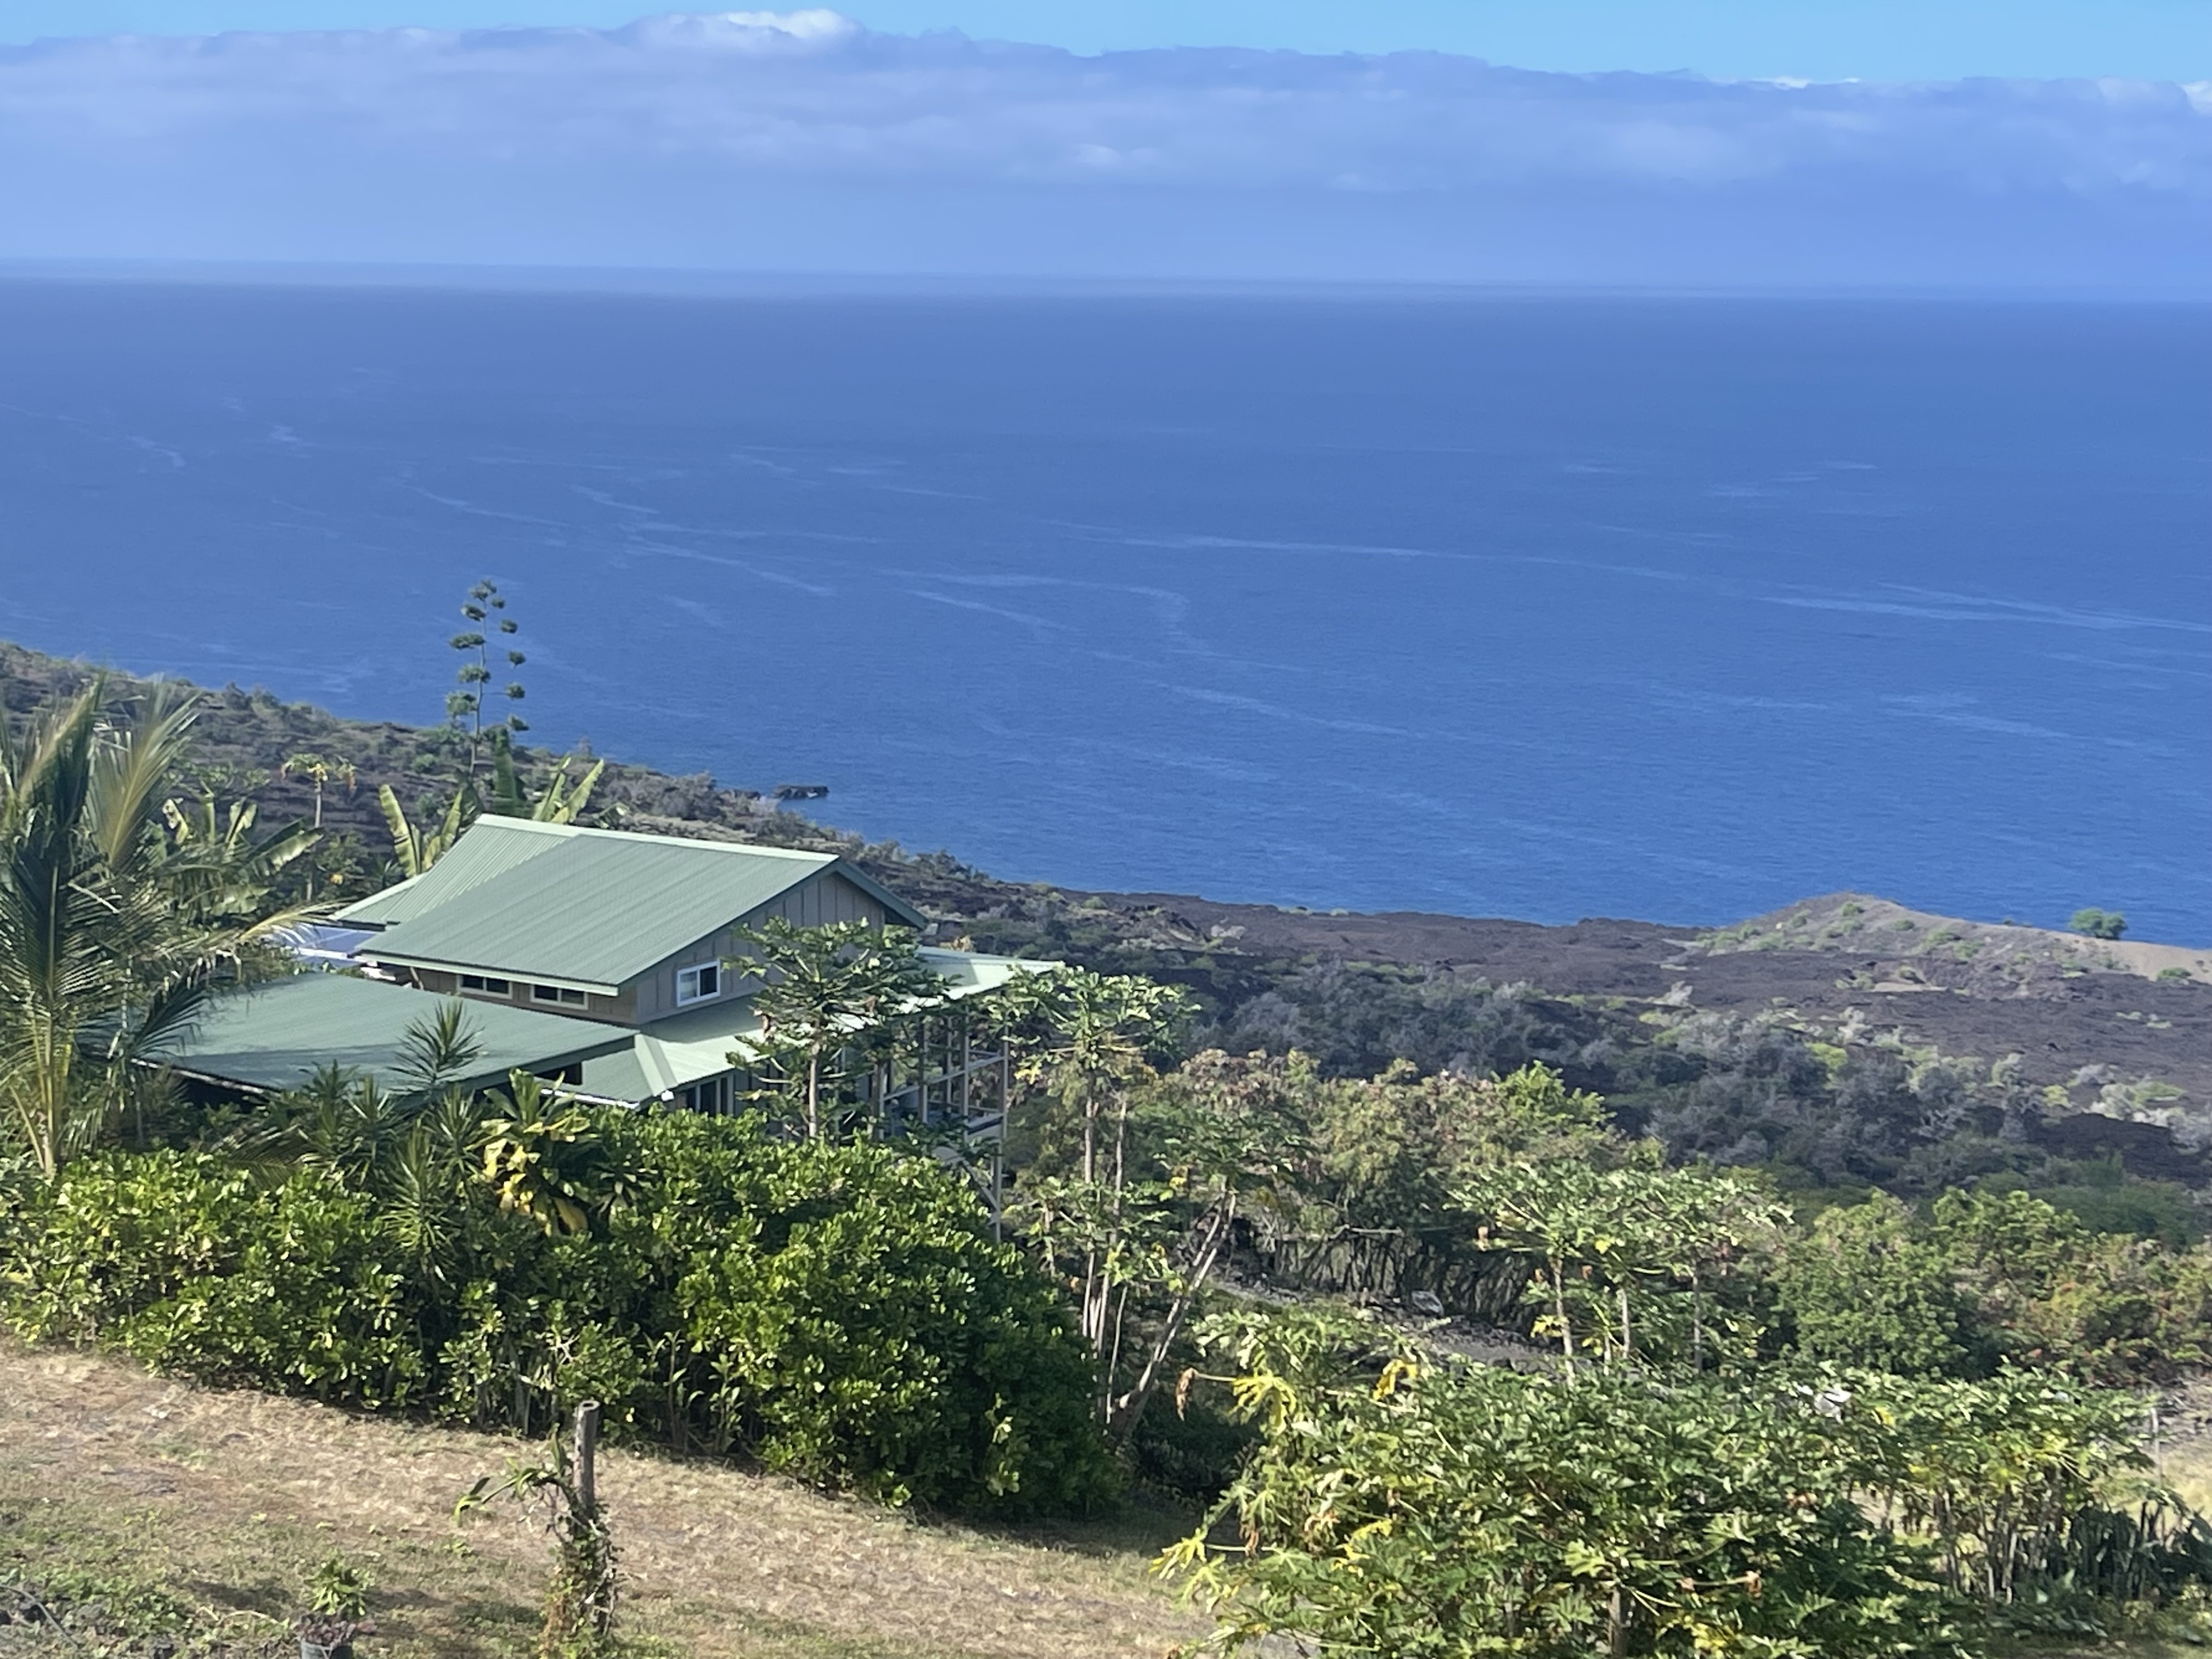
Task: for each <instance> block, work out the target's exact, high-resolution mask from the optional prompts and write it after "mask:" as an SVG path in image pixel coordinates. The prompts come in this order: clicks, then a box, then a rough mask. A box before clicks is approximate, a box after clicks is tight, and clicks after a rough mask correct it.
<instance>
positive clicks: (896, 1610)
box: [0, 1342, 1202, 1659]
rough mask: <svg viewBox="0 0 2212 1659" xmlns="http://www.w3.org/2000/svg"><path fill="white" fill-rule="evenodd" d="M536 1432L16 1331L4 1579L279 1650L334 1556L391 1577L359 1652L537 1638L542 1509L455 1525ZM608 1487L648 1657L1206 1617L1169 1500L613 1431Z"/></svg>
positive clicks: (110, 1620)
mask: <svg viewBox="0 0 2212 1659" xmlns="http://www.w3.org/2000/svg"><path fill="white" fill-rule="evenodd" d="M528 1450H530V1448H528V1447H527V1446H525V1445H524V1444H522V1443H518V1442H515V1441H513V1440H508V1439H501V1438H499V1437H493V1436H488V1435H477V1434H469V1433H464V1432H459V1431H452V1430H444V1429H434V1428H426V1427H421V1426H417V1425H410V1424H405V1423H400V1422H396V1421H392V1420H390V1419H377V1418H368V1417H361V1416H356V1415H352V1414H349V1413H342V1412H337V1411H332V1410H329V1409H327V1408H325V1407H317V1406H314V1405H311V1404H307V1403H305V1402H302V1401H289V1400H278V1399H273V1398H270V1397H269V1396H266V1395H256V1394H246V1393H228V1392H222V1391H216V1390H209V1389H195V1388H191V1387H187V1386H185V1385H183V1384H180V1383H171V1382H167V1381H164V1380H162V1379H160V1378H156V1377H150V1376H147V1375H146V1374H145V1373H144V1372H143V1371H141V1370H137V1369H136V1368H134V1367H131V1366H129V1365H126V1364H119V1363H118V1362H116V1361H113V1360H110V1359H105V1358H96V1357H94V1356H91V1355H87V1354H81V1353H75V1352H61V1351H54V1350H46V1349H40V1350H29V1349H26V1348H24V1347H22V1346H20V1345H17V1344H13V1343H6V1342H0V1583H7V1582H9V1580H10V1579H11V1578H20V1579H21V1580H25V1581H29V1582H33V1583H44V1584H46V1585H48V1586H50V1587H52V1588H56V1589H58V1590H59V1591H60V1592H61V1593H62V1594H63V1595H64V1596H65V1597H66V1598H67V1599H70V1600H74V1601H79V1602H85V1601H90V1600H105V1601H106V1602H107V1603H109V1605H110V1607H111V1609H112V1611H111V1613H109V1615H108V1617H107V1619H106V1623H107V1624H108V1625H109V1626H110V1627H111V1628H113V1629H116V1630H117V1631H118V1632H120V1633H122V1634H125V1635H129V1636H131V1638H133V1639H132V1640H131V1642H130V1643H129V1644H128V1645H117V1646H115V1647H114V1648H112V1651H115V1652H118V1653H119V1652H131V1653H135V1654H141V1655H143V1654H146V1653H148V1652H149V1651H150V1650H152V1649H151V1648H150V1647H149V1641H148V1639H147V1638H149V1636H151V1635H153V1634H154V1633H155V1630H156V1628H157V1627H158V1626H161V1625H163V1624H165V1623H171V1624H173V1623H175V1622H177V1621H179V1620H189V1624H190V1626H191V1629H192V1630H194V1631H196V1632H198V1633H199V1635H198V1638H197V1640H198V1641H199V1642H201V1643H204V1642H207V1641H209V1640H213V1641H215V1642H216V1643H217V1644H219V1645H218V1646H217V1647H216V1649H215V1650H217V1651H221V1650H226V1649H227V1650H231V1651H234V1652H236V1653H239V1654H241V1655H243V1654H247V1653H256V1652H258V1651H261V1650H263V1649H264V1648H267V1649H268V1650H269V1651H271V1652H275V1651H277V1650H278V1649H277V1648H276V1647H275V1646H271V1645H270V1644H271V1643H272V1642H275V1641H277V1640H278V1639H279V1638H281V1637H282V1635H283V1630H282V1626H283V1621H284V1620H287V1619H288V1618H289V1616H290V1615H292V1614H293V1613H296V1612H297V1611H298V1610H299V1608H300V1606H301V1593H302V1589H301V1587H302V1584H303V1583H304V1580H305V1577H306V1575H307V1572H308V1571H310V1570H311V1569H312V1568H313V1565H314V1564H315V1563H316V1562H317V1561H319V1559H322V1558H323V1557H324V1556H325V1555H326V1554H328V1553H331V1551H333V1550H336V1551H339V1552H342V1553H344V1554H345V1555H346V1556H348V1557H349V1558H350V1559H353V1560H355V1561H357V1562H360V1563H362V1564H363V1565H366V1566H367V1568H368V1571H369V1572H370V1573H371V1574H372V1575H373V1577H374V1580H375V1583H376V1588H375V1589H374V1592H373V1593H372V1595H371V1597H370V1601H371V1614H372V1617H373V1618H374V1621H375V1624H376V1633H375V1635H374V1638H367V1639H364V1640H363V1642H362V1644H361V1652H362V1656H363V1659H384V1656H390V1659H408V1656H425V1659H427V1656H431V1655H437V1656H450V1659H497V1656H507V1655H520V1654H524V1653H526V1652H527V1651H528V1650H530V1648H531V1646H532V1643H533V1641H534V1638H535V1636H536V1633H537V1618H538V1613H537V1606H536V1604H537V1601H538V1594H539V1591H540V1589H541V1588H542V1586H543V1583H544V1573H545V1568H546V1564H547V1560H548V1547H547V1541H546V1537H545V1534H544V1531H543V1528H542V1522H541V1521H540V1519H539V1518H538V1516H536V1515H534V1514H532V1513H531V1512H529V1511H526V1510H522V1509H520V1507H519V1506H516V1505H513V1504H508V1505H505V1506H502V1507H501V1508H500V1509H497V1510H489V1511H479V1512H477V1513H474V1514H471V1516H468V1517H466V1518H465V1519H464V1520H463V1521H462V1522H459V1524H456V1522H454V1520H453V1504H454V1500H455V1499H456V1498H458V1497H459V1495H460V1494H461V1493H462V1492H464V1491H465V1490H466V1489H467V1488H468V1486H470V1484H471V1482H472V1481H474V1480H476V1479H477V1477H478V1476H480V1475H484V1474H497V1473H498V1472H499V1471H500V1469H501V1468H502V1467H503V1465H504V1463H505V1462H506V1461H507V1459H508V1458H509V1457H511V1456H513V1455H516V1454H518V1453H524V1452H527V1451H528ZM600 1492H601V1495H602V1497H603V1499H604V1500H605V1503H606V1504H607V1507H608V1510H609V1512H610V1516H611V1521H612V1524H613V1528H614V1533H615V1537H616V1540H617V1545H618V1547H619V1548H620V1550H621V1552H622V1561H623V1568H624V1570H625V1572H626V1574H627V1577H628V1583H629V1588H628V1596H629V1599H628V1601H626V1603H625V1605H624V1609H623V1624H624V1628H625V1629H626V1631H627V1632H629V1634H631V1635H633V1636H635V1637H637V1638H640V1639H641V1645H642V1646H643V1648H644V1650H646V1651H647V1652H654V1651H658V1652H661V1653H665V1654H668V1655H671V1656H687V1659H689V1656H697V1659H725V1656H727V1659H737V1656H748V1659H750V1656H762V1659H956V1656H957V1659H1044V1656H1053V1659H1058V1656H1066V1659H1127V1656H1136V1655H1146V1656H1153V1659H1158V1656H1159V1655H1161V1654H1163V1653H1164V1652H1165V1651H1166V1650H1168V1649H1169V1648H1170V1646H1172V1645H1173V1644H1176V1642H1178V1641H1181V1640H1184V1639H1187V1638H1189V1637H1190V1636H1192V1635H1194V1634H1196V1633H1197V1632H1199V1631H1200V1629H1201V1628H1202V1626H1201V1625H1200V1621H1199V1620H1197V1619H1196V1617H1195V1616H1194V1615H1193V1614H1191V1613H1188V1612H1185V1611H1183V1610H1182V1609H1179V1608H1178V1607H1176V1604H1175V1602H1174V1601H1173V1599H1172V1597H1171V1596H1170V1595H1169V1594H1168V1593H1167V1592H1166V1591H1165V1590H1164V1589H1162V1588H1161V1587H1160V1585H1159V1584H1158V1583H1157V1582H1156V1581H1154V1580H1152V1578H1151V1577H1149V1576H1148V1574H1147V1572H1146V1563H1147V1561H1148V1560H1149V1559H1150V1557H1151V1555H1152V1553H1153V1552H1154V1551H1155V1550H1157V1549H1158V1547H1159V1546H1160V1545H1161V1544H1162V1543H1164V1542H1165V1541H1167V1540H1168V1539H1169V1538H1170V1537H1171V1536H1172V1535H1173V1534H1174V1533H1175V1532H1176V1529H1177V1528H1178V1527H1179V1526H1180V1524H1181V1522H1180V1521H1179V1519H1178V1518H1177V1517H1174V1516H1164V1515H1154V1516H1139V1517H1136V1518H1133V1519H1125V1520H1123V1521H1121V1522H1116V1523H1115V1524H1113V1525H1112V1526H1110V1527H1102V1528H1097V1529H1093V1530H1089V1531H1083V1530H1077V1531H1072V1532H1068V1533H1066V1534H1062V1535H1057V1536H1042V1535H1016V1534H991V1533H986V1532H981V1531H976V1530H973V1529H970V1528H961V1527H955V1526H950V1525H938V1524H924V1523H921V1522H916V1521H914V1520H912V1519H909V1518H907V1517H903V1516H896V1515H891V1514H887V1513H885V1512H884V1511H883V1510H878V1509H875V1508H873V1507H871V1506H868V1505H866V1504H858V1503H850V1502H844V1501H840V1500H837V1499H835V1498H824V1497H822V1496H819V1495H817V1494H816V1493H812V1492H807V1491H805V1490H803V1489H801V1488H799V1487H796V1486H792V1485H790V1484H789V1483H787V1482H783V1481H779V1480H772V1479H768V1478H763V1477H760V1476H757V1475H750V1474H744V1473H740V1472H738V1471H735V1470H732V1469H726V1468H715V1467H711V1466H708V1465H703V1464H697V1463H686V1462H676V1461H674V1460H672V1459H666V1458H659V1457H654V1456H650V1455H641V1454H637V1453H633V1452H628V1451H622V1450H616V1451H613V1452H611V1453H610V1454H608V1455H605V1457H604V1458H603V1461H602V1465H601V1474H600ZM7 1604H8V1601H7V1598H6V1596H5V1595H0V1607H6V1606H7ZM11 1635H12V1636H14V1637H15V1638H16V1641H17V1642H18V1643H23V1642H25V1641H26V1638H29V1637H30V1635H31V1632H30V1631H29V1630H28V1629H27V1628H26V1627H25V1626H23V1625H22V1624H21V1623H18V1624H16V1625H15V1626H0V1653H6V1652H12V1651H15V1649H14V1648H11V1647H10V1646H9V1643H8V1641H7V1640H6V1639H5V1638H8V1637H9V1636H11ZM49 1645H51V1646H52V1648H53V1649H54V1650H55V1651H57V1652H59V1651H65V1650H68V1649H67V1647H66V1645H65V1644H63V1643H61V1642H59V1641H54V1642H52V1643H50V1644H49ZM26 1650H28V1649H27V1648H26ZM196 1650H197V1648H196V1647H194V1646H187V1647H186V1649H185V1651H186V1652H191V1651H196ZM295 1651H296V1649H295Z"/></svg>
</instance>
